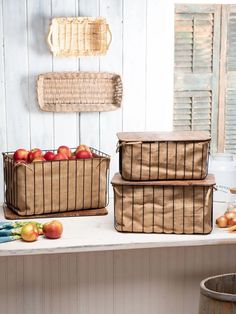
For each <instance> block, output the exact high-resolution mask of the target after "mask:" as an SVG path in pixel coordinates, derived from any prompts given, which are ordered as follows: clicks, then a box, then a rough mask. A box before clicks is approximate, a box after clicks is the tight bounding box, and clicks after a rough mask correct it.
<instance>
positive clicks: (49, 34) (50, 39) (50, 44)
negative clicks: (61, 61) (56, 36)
mask: <svg viewBox="0 0 236 314" xmlns="http://www.w3.org/2000/svg"><path fill="white" fill-rule="evenodd" d="M52 32H53V27H52V24H51V25H50V27H49V32H48V36H47V43H48V46H49V48H50V50H51V52H53V45H52Z"/></svg>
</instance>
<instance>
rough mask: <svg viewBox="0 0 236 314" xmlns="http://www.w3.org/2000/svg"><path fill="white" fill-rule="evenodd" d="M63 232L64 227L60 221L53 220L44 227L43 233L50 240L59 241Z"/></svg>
mask: <svg viewBox="0 0 236 314" xmlns="http://www.w3.org/2000/svg"><path fill="white" fill-rule="evenodd" d="M62 232H63V226H62V224H61V223H60V221H58V220H52V221H50V222H47V223H45V224H44V225H43V233H44V235H45V237H46V238H48V239H59V238H60V237H61V235H62Z"/></svg>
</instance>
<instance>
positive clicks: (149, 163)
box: [117, 131, 210, 181]
mask: <svg viewBox="0 0 236 314" xmlns="http://www.w3.org/2000/svg"><path fill="white" fill-rule="evenodd" d="M117 136H118V138H119V142H118V151H119V168H120V173H121V175H122V178H123V179H125V180H131V181H137V180H141V181H148V180H193V179H195V180H201V179H204V178H205V177H206V176H207V173H208V157H209V143H210V138H209V136H208V133H207V132H200V131H189V132H181V131H178V132H177V131H175V132H140V133H139V132H121V133H118V134H117Z"/></svg>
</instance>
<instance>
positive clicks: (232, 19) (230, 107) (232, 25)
mask: <svg viewBox="0 0 236 314" xmlns="http://www.w3.org/2000/svg"><path fill="white" fill-rule="evenodd" d="M222 14H223V17H222V23H225V25H223V27H225V29H226V30H225V32H224V33H225V35H226V49H225V53H224V54H223V55H222V56H221V59H222V62H224V63H223V64H222V67H223V70H222V75H224V77H223V78H222V84H221V87H220V88H224V90H223V91H222V94H223V95H224V97H222V102H224V104H222V106H224V115H223V116H222V118H223V117H224V151H225V152H230V153H234V154H235V153H236V5H225V6H223V10H222ZM223 40H224V39H223Z"/></svg>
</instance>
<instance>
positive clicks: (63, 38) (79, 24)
mask: <svg viewBox="0 0 236 314" xmlns="http://www.w3.org/2000/svg"><path fill="white" fill-rule="evenodd" d="M111 39H112V35H111V32H110V29H109V26H108V24H107V22H106V20H105V19H104V18H101V17H99V18H92V17H60V18H53V19H52V23H51V25H50V29H49V33H48V38H47V42H48V45H49V48H50V50H51V52H52V53H53V55H54V56H60V57H69V56H76V57H80V56H95V55H104V54H105V53H106V52H107V50H108V48H109V46H110V43H111Z"/></svg>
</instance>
